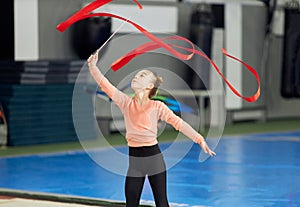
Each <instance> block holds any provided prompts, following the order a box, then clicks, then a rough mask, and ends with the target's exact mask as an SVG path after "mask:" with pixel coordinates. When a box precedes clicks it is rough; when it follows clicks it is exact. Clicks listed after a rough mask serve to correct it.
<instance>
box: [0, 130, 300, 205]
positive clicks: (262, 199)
mask: <svg viewBox="0 0 300 207" xmlns="http://www.w3.org/2000/svg"><path fill="white" fill-rule="evenodd" d="M188 143H189V142H188V141H186V142H178V143H175V144H178V145H179V146H183V145H185V144H188ZM189 144H190V143H189ZM160 146H161V148H162V149H165V148H167V147H168V146H169V144H168V143H162V144H160ZM118 150H119V151H120V152H124V153H127V147H118ZM216 152H217V156H216V157H214V158H210V159H208V160H206V161H205V162H202V163H201V162H199V161H198V157H199V153H200V149H199V147H198V146H197V145H196V144H194V145H193V146H192V148H191V150H189V152H188V154H187V155H186V156H185V157H184V158H183V159H182V160H181V161H180V162H179V163H177V164H176V165H175V166H173V167H172V168H170V169H169V170H168V180H167V181H168V198H169V201H170V203H171V206H187V207H188V206H190V207H200V206H202V207H203V206H216V207H236V206H239V207H244V206H245V207H255V206H257V207H262V206H264V207H296V206H297V207H299V206H300V131H295V132H286V133H269V134H255V135H243V136H235V137H224V138H222V139H221V140H220V143H219V145H218V146H217V149H216ZM93 153H95V154H97V156H99V157H103V158H105V157H106V156H107V154H106V153H107V152H106V150H105V149H99V150H93ZM166 159H173V158H172V157H166ZM112 164H115V165H118V162H116V163H112ZM0 169H1V171H0V188H4V189H13V190H24V191H30V192H41V193H51V194H52V193H54V194H62V195H68V196H80V197H81V196H83V197H87V198H95V199H104V200H114V201H125V197H124V181H125V177H124V176H123V175H117V174H115V173H111V172H109V171H108V170H106V169H103V168H102V167H101V166H99V165H98V164H97V163H96V162H94V161H93V160H92V159H91V158H90V156H89V155H88V154H87V153H86V152H85V151H70V152H64V153H55V154H54V153H53V154H39V155H30V156H20V157H6V158H1V159H0ZM142 203H144V204H153V197H152V193H151V189H150V186H149V183H148V182H146V183H145V186H144V190H143V194H142Z"/></svg>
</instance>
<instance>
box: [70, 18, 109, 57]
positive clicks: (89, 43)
mask: <svg viewBox="0 0 300 207" xmlns="http://www.w3.org/2000/svg"><path fill="white" fill-rule="evenodd" d="M110 35H111V18H110V17H90V18H87V19H83V20H81V21H78V22H76V23H75V24H74V25H73V30H72V46H73V49H74V51H75V52H76V54H77V55H78V56H79V58H80V59H87V58H88V57H89V56H90V55H91V54H92V53H93V52H95V51H96V50H97V49H99V48H100V47H101V45H102V44H103V43H104V42H105V41H106V40H107V39H108V38H109V36H110ZM107 46H108V44H107V45H106V46H105V47H104V48H103V49H102V50H101V51H100V53H104V52H105V49H106V48H107Z"/></svg>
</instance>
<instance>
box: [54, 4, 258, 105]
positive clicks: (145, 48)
mask: <svg viewBox="0 0 300 207" xmlns="http://www.w3.org/2000/svg"><path fill="white" fill-rule="evenodd" d="M111 1H112V0H95V1H94V2H92V3H90V4H88V5H87V6H85V7H84V8H82V9H81V10H80V11H78V12H76V13H75V14H74V15H72V16H71V17H70V18H68V19H67V20H66V21H64V22H62V23H61V24H59V25H58V26H57V27H56V28H57V30H59V31H61V32H63V31H65V30H66V29H67V28H68V27H69V26H71V25H72V24H73V23H75V22H77V21H79V20H82V19H86V18H89V17H94V16H108V17H113V18H117V19H121V20H123V21H127V22H128V23H130V24H132V25H133V26H134V27H135V28H136V29H138V30H139V31H140V32H142V33H143V34H144V35H145V36H147V37H148V38H149V39H150V40H151V41H150V42H148V43H145V44H143V45H140V46H139V47H137V48H135V49H134V50H132V51H131V52H129V53H127V54H126V55H124V56H122V57H121V58H119V59H118V60H116V61H115V62H114V63H113V64H112V65H111V68H112V69H113V70H114V71H117V70H119V69H120V68H122V67H123V66H124V65H125V64H127V63H128V62H130V61H131V60H132V59H133V58H135V57H136V56H139V55H142V54H144V53H146V52H149V51H152V50H155V49H158V48H164V49H166V50H167V51H169V52H170V53H171V54H173V55H174V56H176V57H178V58H180V59H182V60H189V59H191V58H192V57H193V56H194V54H197V55H200V56H202V57H204V58H205V59H206V60H208V61H209V62H210V63H211V64H212V66H213V67H214V68H215V70H216V71H217V72H218V74H219V75H220V76H221V77H222V78H223V80H224V81H225V83H226V84H227V86H228V87H229V88H230V89H231V90H232V92H233V93H234V94H235V95H237V96H238V97H240V98H242V99H244V100H246V101H248V102H254V101H256V100H257V99H258V98H259V96H260V78H259V75H258V73H257V72H256V70H255V69H254V68H252V67H251V66H250V65H248V64H246V63H245V62H243V61H242V60H239V59H238V58H236V57H234V56H232V55H230V54H228V53H227V52H226V50H225V49H222V52H223V54H224V55H225V56H227V57H229V58H232V59H234V60H236V61H238V62H240V63H242V64H243V65H244V66H245V67H246V68H247V69H248V70H249V71H250V72H251V73H252V74H253V75H254V77H255V79H256V80H257V83H258V88H257V91H256V93H255V94H254V95H252V96H250V97H245V96H242V95H241V94H240V93H239V92H238V91H237V90H236V89H235V88H234V87H233V86H232V84H230V82H229V81H228V80H227V79H226V78H225V76H224V75H223V74H222V73H221V71H220V70H219V68H218V67H217V65H216V64H215V63H214V62H213V61H212V60H211V59H210V58H209V57H207V55H205V54H204V53H203V52H201V51H199V50H196V49H195V48H194V44H193V43H192V42H191V41H190V40H188V39H186V38H184V37H180V36H171V37H169V38H165V39H160V38H157V37H156V36H154V35H152V34H151V33H150V32H148V31H147V30H146V29H144V28H143V27H141V26H140V25H138V24H136V23H134V22H132V21H130V20H128V19H125V18H123V17H121V16H118V15H115V14H111V13H90V12H92V11H93V10H95V9H97V8H99V7H101V6H103V5H104V4H107V3H109V2H111ZM133 1H134V2H135V3H136V4H137V5H138V7H139V9H142V8H143V7H142V5H141V4H140V3H139V2H138V1H137V0H133ZM168 40H180V41H184V42H187V43H189V44H190V46H191V48H186V47H182V46H178V45H174V44H168V43H166V42H165V41H168ZM174 48H177V49H181V50H184V51H187V52H189V54H183V53H180V52H178V51H176V50H175V49H174Z"/></svg>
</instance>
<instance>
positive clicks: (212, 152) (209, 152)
mask: <svg viewBox="0 0 300 207" xmlns="http://www.w3.org/2000/svg"><path fill="white" fill-rule="evenodd" d="M199 145H200V147H201V148H202V149H203V151H204V152H205V153H206V154H207V153H208V154H209V155H210V156H212V157H213V156H215V155H216V153H215V152H214V151H212V150H211V149H210V148H209V147H208V145H207V144H206V141H205V140H203V141H202V142H200V143H199Z"/></svg>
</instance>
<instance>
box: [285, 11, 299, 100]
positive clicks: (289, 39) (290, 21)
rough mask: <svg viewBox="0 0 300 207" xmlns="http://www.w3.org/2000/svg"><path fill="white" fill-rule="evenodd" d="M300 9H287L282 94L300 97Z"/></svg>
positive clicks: (287, 96) (288, 96) (289, 96)
mask: <svg viewBox="0 0 300 207" xmlns="http://www.w3.org/2000/svg"><path fill="white" fill-rule="evenodd" d="M299 22H300V9H299V8H286V9H285V33H284V34H285V35H284V52H283V65H282V76H281V77H282V80H281V95H282V96H283V97H285V98H299V97H300V24H299Z"/></svg>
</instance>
